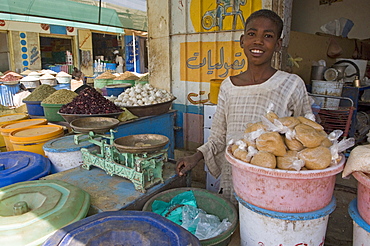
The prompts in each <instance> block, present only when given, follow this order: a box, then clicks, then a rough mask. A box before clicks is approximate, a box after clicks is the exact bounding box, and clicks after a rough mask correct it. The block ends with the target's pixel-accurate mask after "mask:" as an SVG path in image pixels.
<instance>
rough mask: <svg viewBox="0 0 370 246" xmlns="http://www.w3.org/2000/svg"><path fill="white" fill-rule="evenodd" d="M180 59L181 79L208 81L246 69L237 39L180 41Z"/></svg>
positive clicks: (244, 59) (245, 62)
mask: <svg viewBox="0 0 370 246" xmlns="http://www.w3.org/2000/svg"><path fill="white" fill-rule="evenodd" d="M180 60H181V61H180V67H181V71H180V79H181V80H182V81H193V82H209V81H210V80H211V79H225V78H226V77H228V76H230V75H236V74H239V73H241V72H243V71H245V70H246V69H247V59H246V57H245V55H244V53H243V50H242V48H240V44H239V41H227V42H187V43H181V44H180Z"/></svg>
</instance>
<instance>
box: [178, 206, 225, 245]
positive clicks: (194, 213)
mask: <svg viewBox="0 0 370 246" xmlns="http://www.w3.org/2000/svg"><path fill="white" fill-rule="evenodd" d="M182 218H183V223H182V225H181V226H182V227H183V228H185V229H187V230H188V231H190V232H191V233H193V234H194V235H195V236H196V237H197V238H198V239H199V240H205V239H208V238H212V237H215V236H218V235H220V234H221V233H222V232H224V231H226V230H227V229H228V228H229V227H230V226H231V223H230V222H229V221H228V219H224V220H223V221H220V219H219V218H218V217H217V216H215V215H212V214H207V213H206V212H205V211H204V210H202V209H199V208H195V207H192V206H184V207H183V210H182Z"/></svg>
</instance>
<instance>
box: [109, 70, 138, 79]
mask: <svg viewBox="0 0 370 246" xmlns="http://www.w3.org/2000/svg"><path fill="white" fill-rule="evenodd" d="M138 79H139V77H138V76H136V75H135V74H133V73H131V72H129V71H126V72H124V73H123V74H121V75H120V76H118V77H117V78H115V79H114V80H138Z"/></svg>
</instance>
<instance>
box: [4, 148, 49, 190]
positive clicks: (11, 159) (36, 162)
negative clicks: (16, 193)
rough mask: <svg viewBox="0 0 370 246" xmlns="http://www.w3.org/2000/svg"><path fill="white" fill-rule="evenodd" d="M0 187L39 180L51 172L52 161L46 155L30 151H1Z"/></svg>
mask: <svg viewBox="0 0 370 246" xmlns="http://www.w3.org/2000/svg"><path fill="white" fill-rule="evenodd" d="M0 164H1V166H0V187H4V186H7V185H11V184H14V183H18V182H23V181H30V180H37V179H39V178H41V177H44V176H46V175H48V174H49V173H50V168H51V163H50V161H49V159H47V158H45V157H44V156H42V155H40V154H36V153H32V152H28V151H9V152H1V153H0Z"/></svg>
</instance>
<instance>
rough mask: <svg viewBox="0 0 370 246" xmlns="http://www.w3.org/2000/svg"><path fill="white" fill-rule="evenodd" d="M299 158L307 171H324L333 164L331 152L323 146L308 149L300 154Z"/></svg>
mask: <svg viewBox="0 0 370 246" xmlns="http://www.w3.org/2000/svg"><path fill="white" fill-rule="evenodd" d="M298 158H299V159H301V160H303V161H304V162H305V165H304V166H305V167H306V168H307V169H311V170H318V169H324V168H327V167H328V166H329V165H330V163H331V152H330V150H329V149H328V148H326V147H323V146H319V147H316V148H306V149H304V150H302V151H300V152H299V153H298Z"/></svg>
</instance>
